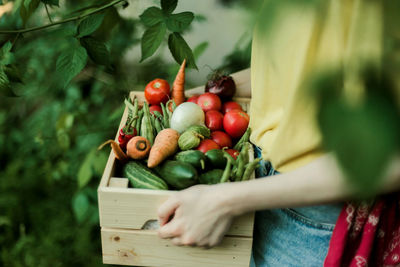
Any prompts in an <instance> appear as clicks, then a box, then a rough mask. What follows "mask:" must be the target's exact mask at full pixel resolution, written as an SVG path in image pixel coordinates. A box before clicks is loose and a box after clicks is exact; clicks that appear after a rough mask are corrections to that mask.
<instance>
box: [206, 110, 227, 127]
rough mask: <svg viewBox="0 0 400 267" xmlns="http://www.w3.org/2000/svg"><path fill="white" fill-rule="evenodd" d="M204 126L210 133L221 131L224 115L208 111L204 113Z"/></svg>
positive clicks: (215, 111)
mask: <svg viewBox="0 0 400 267" xmlns="http://www.w3.org/2000/svg"><path fill="white" fill-rule="evenodd" d="M205 120H206V126H207V127H208V128H209V129H210V130H211V131H217V130H222V128H223V124H222V122H223V121H224V115H222V113H221V112H219V111H217V110H210V111H207V112H206V119H205Z"/></svg>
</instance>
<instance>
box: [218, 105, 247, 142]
mask: <svg viewBox="0 0 400 267" xmlns="http://www.w3.org/2000/svg"><path fill="white" fill-rule="evenodd" d="M249 120H250V119H249V115H247V113H246V112H244V111H242V110H238V109H234V110H231V111H228V112H227V113H226V114H225V116H224V121H223V124H224V130H225V132H227V133H228V134H229V135H230V136H231V137H233V138H239V137H241V136H242V135H243V134H244V132H245V131H246V129H247V127H248V126H249Z"/></svg>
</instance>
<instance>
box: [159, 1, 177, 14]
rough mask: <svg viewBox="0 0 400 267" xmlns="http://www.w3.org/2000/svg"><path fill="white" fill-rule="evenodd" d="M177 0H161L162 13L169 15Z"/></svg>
mask: <svg viewBox="0 0 400 267" xmlns="http://www.w3.org/2000/svg"><path fill="white" fill-rule="evenodd" d="M177 4H178V0H161V8H162V10H163V12H164V13H166V14H171V13H172V11H174V10H175V8H176V5H177Z"/></svg>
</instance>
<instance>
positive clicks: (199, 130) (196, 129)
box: [178, 125, 210, 150]
mask: <svg viewBox="0 0 400 267" xmlns="http://www.w3.org/2000/svg"><path fill="white" fill-rule="evenodd" d="M208 137H210V129H208V128H207V127H205V126H201V125H193V126H190V127H189V128H188V129H187V130H186V131H185V132H183V134H181V136H180V137H179V140H178V145H179V148H180V149H181V150H189V149H192V148H196V147H198V146H199V144H200V142H201V140H203V139H204V138H208Z"/></svg>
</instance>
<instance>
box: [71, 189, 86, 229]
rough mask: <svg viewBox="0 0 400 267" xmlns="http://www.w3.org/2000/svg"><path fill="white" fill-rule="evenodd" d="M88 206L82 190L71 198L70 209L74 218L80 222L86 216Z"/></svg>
mask: <svg viewBox="0 0 400 267" xmlns="http://www.w3.org/2000/svg"><path fill="white" fill-rule="evenodd" d="M89 208H90V203H89V199H88V197H87V196H86V194H84V192H79V193H78V194H76V195H75V196H74V198H73V199H72V209H73V211H74V214H75V217H76V220H77V221H78V222H79V223H81V222H83V221H84V220H85V218H86V217H87V212H88V210H89Z"/></svg>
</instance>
